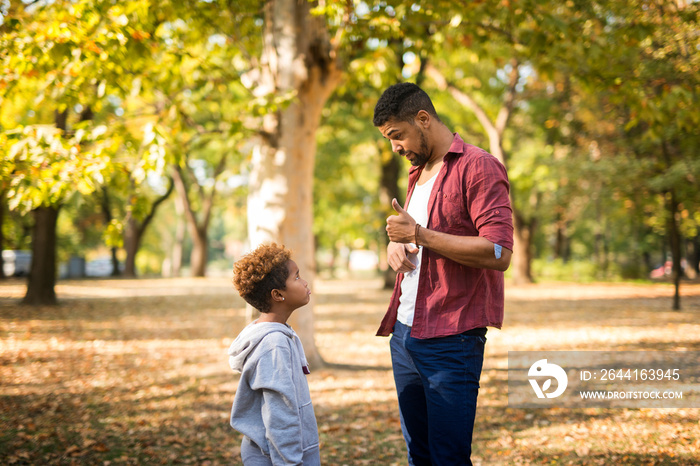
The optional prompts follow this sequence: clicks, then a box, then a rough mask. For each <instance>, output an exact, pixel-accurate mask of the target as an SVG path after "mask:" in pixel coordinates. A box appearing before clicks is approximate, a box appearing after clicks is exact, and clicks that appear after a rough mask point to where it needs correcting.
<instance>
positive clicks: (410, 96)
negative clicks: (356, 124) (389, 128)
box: [373, 83, 440, 126]
mask: <svg viewBox="0 0 700 466" xmlns="http://www.w3.org/2000/svg"><path fill="white" fill-rule="evenodd" d="M421 110H425V111H426V112H428V113H429V114H430V115H431V116H433V117H434V118H437V119H438V121H439V120H440V118H439V117H438V115H437V112H436V111H435V107H434V106H433V102H432V101H431V100H430V97H428V94H426V93H425V91H424V90H423V89H421V88H420V87H418V86H417V85H416V84H413V83H398V84H394V85H393V86H389V87H388V88H387V89H386V90H385V91H384V92H383V93H382V96H381V97H380V98H379V100H378V101H377V105H375V107H374V120H373V123H374V126H382V125H384V124H386V122H387V121H389V120H391V119H395V120H398V121H408V122H409V123H413V119H414V118H415V117H416V115H418V112H419V111H421Z"/></svg>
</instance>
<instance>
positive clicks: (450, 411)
mask: <svg viewBox="0 0 700 466" xmlns="http://www.w3.org/2000/svg"><path fill="white" fill-rule="evenodd" d="M485 343H486V338H485V337H482V336H470V335H463V334H462V335H451V336H448V337H441V338H431V339H426V340H420V339H417V338H412V337H411V328H410V327H407V326H406V325H404V324H402V323H401V322H396V325H395V327H394V332H393V335H392V337H391V343H390V347H391V362H392V366H393V369H394V381H395V383H396V392H397V394H398V398H399V410H400V413H401V430H402V431H403V436H404V439H405V440H406V446H407V448H408V464H409V465H412V466H423V465H432V466H455V465H462V464H466V465H470V464H472V462H471V459H470V456H471V450H472V446H471V444H472V432H473V430H474V417H475V415H476V399H477V396H478V394H479V379H480V377H481V368H482V364H483V361H484V345H485Z"/></svg>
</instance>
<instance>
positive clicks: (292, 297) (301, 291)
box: [284, 260, 311, 309]
mask: <svg viewBox="0 0 700 466" xmlns="http://www.w3.org/2000/svg"><path fill="white" fill-rule="evenodd" d="M287 270H289V277H287V282H286V289H285V290H284V298H285V301H287V304H288V305H293V306H294V308H295V309H296V308H298V307H301V306H303V305H305V304H307V303H308V302H309V300H310V299H311V290H309V286H308V283H306V280H303V279H302V278H301V277H300V276H299V267H298V266H297V264H296V262H294V261H293V260H290V261H289V262H287Z"/></svg>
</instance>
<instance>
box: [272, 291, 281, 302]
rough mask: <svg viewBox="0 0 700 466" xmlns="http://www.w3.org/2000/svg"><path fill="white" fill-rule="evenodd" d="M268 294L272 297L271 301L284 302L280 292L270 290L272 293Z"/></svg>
mask: <svg viewBox="0 0 700 466" xmlns="http://www.w3.org/2000/svg"><path fill="white" fill-rule="evenodd" d="M270 294H271V296H272V300H273V301H277V302H282V301H284V296H282V292H281V291H280V290H272V292H271V293H270Z"/></svg>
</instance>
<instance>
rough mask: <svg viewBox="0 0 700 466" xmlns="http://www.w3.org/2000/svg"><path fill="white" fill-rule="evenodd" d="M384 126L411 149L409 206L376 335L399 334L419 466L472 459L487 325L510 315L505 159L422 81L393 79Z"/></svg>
mask: <svg viewBox="0 0 700 466" xmlns="http://www.w3.org/2000/svg"><path fill="white" fill-rule="evenodd" d="M374 125H375V126H376V127H378V129H379V130H380V131H381V133H382V135H383V136H384V137H386V138H387V139H389V140H390V141H391V147H392V150H393V151H395V152H397V153H398V154H400V155H402V156H404V157H406V158H407V159H408V160H409V161H410V162H411V165H413V166H412V167H411V170H410V172H409V176H408V194H407V200H406V204H407V207H406V210H404V209H403V208H402V207H401V206H400V205H399V204H398V202H397V201H396V199H394V200H393V201H392V205H393V207H394V210H396V212H397V213H398V215H392V216H390V217H389V218H388V219H387V226H386V231H387V233H388V235H389V240H390V243H389V246H388V248H387V256H388V259H387V260H388V263H389V265H390V266H391V267H392V268H393V269H394V270H395V271H396V272H398V275H397V279H396V284H395V286H394V293H393V295H392V297H391V302H390V304H389V309H388V311H387V313H386V315H385V316H384V319H383V321H382V323H381V326H380V328H379V331H378V332H377V335H380V336H388V335H389V334H391V333H393V336H392V338H391V344H390V346H391V358H392V366H393V370H394V380H395V382H396V390H397V393H398V398H399V410H400V413H401V429H402V431H403V435H404V439H405V440H406V446H407V448H408V460H409V464H411V465H417V466H418V465H449V466H454V465H460V464H471V459H470V456H471V441H472V431H473V429H474V417H475V414H476V400H477V395H478V391H479V378H480V377H481V368H482V363H483V356H484V344H485V343H486V327H487V326H492V327H496V328H500V327H501V325H502V323H503V272H504V271H505V270H506V269H507V268H508V266H509V265H510V258H511V254H512V248H513V223H512V211H511V207H510V201H509V198H508V190H509V183H508V177H507V174H506V170H505V168H504V167H503V165H502V164H501V163H500V162H499V161H498V160H497V159H496V158H495V157H494V156H492V155H491V154H489V153H487V152H486V151H484V150H482V149H480V148H478V147H475V146H472V145H469V144H466V143H465V142H464V141H463V140H462V139H461V138H460V137H459V135H458V134H456V133H455V134H453V133H452V132H451V131H450V130H449V129H448V128H447V126H445V124H444V123H442V122H441V121H440V119H439V118H438V115H437V113H436V112H435V108H434V107H433V104H432V102H431V100H430V97H428V95H427V94H426V93H425V92H424V91H423V90H421V89H420V88H419V87H418V86H417V85H415V84H411V83H400V84H395V85H393V86H391V87H389V88H388V89H386V90H385V91H384V93H383V94H382V96H381V97H380V99H379V101H378V102H377V105H376V106H375V108H374Z"/></svg>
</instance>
